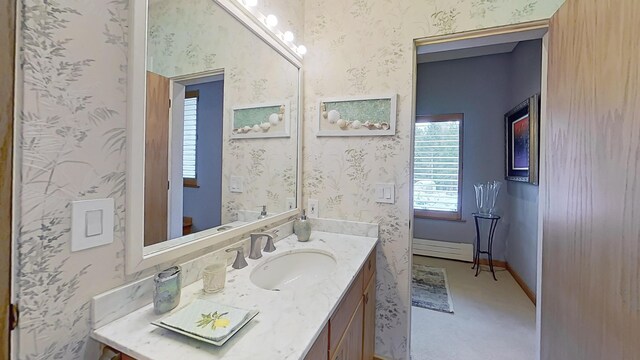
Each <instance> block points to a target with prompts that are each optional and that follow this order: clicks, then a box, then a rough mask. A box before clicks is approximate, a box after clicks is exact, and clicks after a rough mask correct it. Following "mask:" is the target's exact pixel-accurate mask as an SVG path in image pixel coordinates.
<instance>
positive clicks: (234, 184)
mask: <svg viewBox="0 0 640 360" xmlns="http://www.w3.org/2000/svg"><path fill="white" fill-rule="evenodd" d="M229 191H231V192H232V193H241V192H243V191H244V178H243V177H242V176H230V177H229Z"/></svg>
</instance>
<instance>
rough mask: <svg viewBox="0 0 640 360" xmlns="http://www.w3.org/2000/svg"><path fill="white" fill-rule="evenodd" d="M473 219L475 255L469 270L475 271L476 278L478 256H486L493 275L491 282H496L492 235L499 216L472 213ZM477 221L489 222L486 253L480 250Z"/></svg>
mask: <svg viewBox="0 0 640 360" xmlns="http://www.w3.org/2000/svg"><path fill="white" fill-rule="evenodd" d="M473 218H474V220H475V222H476V246H475V253H474V255H473V266H472V267H471V268H472V269H476V276H478V274H479V273H480V254H487V255H488V256H489V269H491V273H492V274H493V280H495V281H498V279H497V278H496V272H495V271H494V270H493V234H494V233H495V232H496V226H497V225H498V220H500V216H498V215H492V214H480V213H473ZM478 219H480V220H489V221H491V223H490V225H489V237H488V241H487V250H486V251H482V250H480V239H481V238H480V226H479V223H478Z"/></svg>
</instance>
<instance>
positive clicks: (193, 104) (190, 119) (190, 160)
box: [182, 97, 198, 179]
mask: <svg viewBox="0 0 640 360" xmlns="http://www.w3.org/2000/svg"><path fill="white" fill-rule="evenodd" d="M197 125H198V98H197V97H189V98H186V99H184V135H183V136H184V138H183V145H182V146H183V147H182V177H183V178H185V179H195V178H196V141H197V139H198V133H197V130H196V129H197Z"/></svg>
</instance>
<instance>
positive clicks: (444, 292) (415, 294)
mask: <svg viewBox="0 0 640 360" xmlns="http://www.w3.org/2000/svg"><path fill="white" fill-rule="evenodd" d="M411 287H412V290H413V291H412V293H411V304H412V305H413V306H418V307H421V308H425V309H431V310H436V311H442V312H446V313H451V314H453V302H452V301H451V295H450V291H449V284H448V283H447V273H446V272H445V270H444V269H442V268H435V267H430V266H426V265H413V282H412V286H411Z"/></svg>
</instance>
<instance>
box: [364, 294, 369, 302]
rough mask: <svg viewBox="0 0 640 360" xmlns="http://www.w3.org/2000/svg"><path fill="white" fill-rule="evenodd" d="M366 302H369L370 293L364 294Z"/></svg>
mask: <svg viewBox="0 0 640 360" xmlns="http://www.w3.org/2000/svg"><path fill="white" fill-rule="evenodd" d="M364 303H365V305H366V304H368V303H369V294H364Z"/></svg>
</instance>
